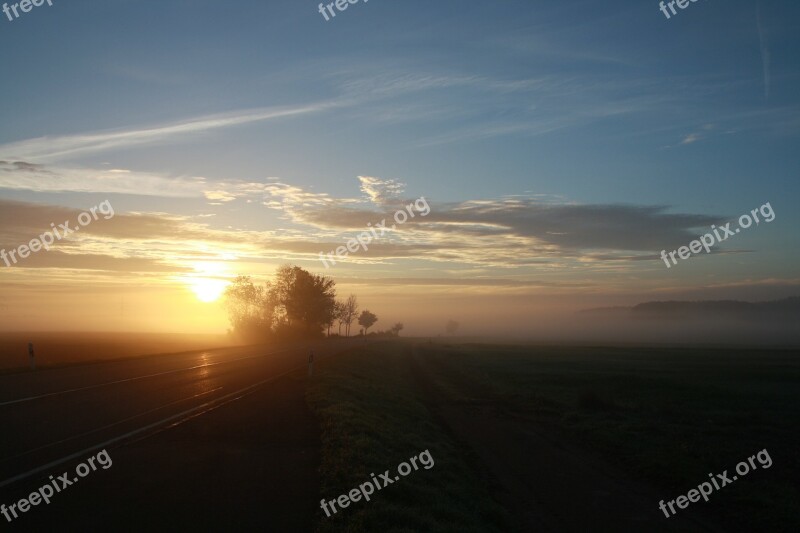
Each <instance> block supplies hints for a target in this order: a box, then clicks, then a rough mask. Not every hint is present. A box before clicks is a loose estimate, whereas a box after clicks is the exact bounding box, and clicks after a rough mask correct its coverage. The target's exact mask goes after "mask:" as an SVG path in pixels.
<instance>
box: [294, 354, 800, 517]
mask: <svg viewBox="0 0 800 533" xmlns="http://www.w3.org/2000/svg"><path fill="white" fill-rule="evenodd" d="M402 349H403V345H402V344H400V343H381V344H377V345H373V346H370V347H369V348H368V349H366V350H364V351H359V352H356V353H352V354H350V355H348V356H346V357H344V358H341V359H338V360H333V361H331V362H330V364H329V365H325V366H323V368H322V369H321V372H320V375H319V376H318V378H317V379H316V380H315V381H314V383H313V385H312V387H311V388H310V390H309V393H308V399H309V401H310V404H311V405H312V407H313V408H314V409H315V410H316V411H317V412H318V413H319V414H320V416H321V417H322V420H323V428H324V432H323V446H324V453H323V467H322V473H323V494H324V495H326V496H327V497H328V499H331V498H333V497H335V496H337V495H339V494H342V493H345V492H346V491H348V490H349V489H350V488H352V487H355V486H356V485H357V484H358V483H361V482H363V481H364V480H366V479H368V477H367V474H369V473H370V472H372V471H378V470H379V471H381V472H382V471H383V470H385V469H386V468H394V466H395V465H396V464H397V463H398V462H400V461H403V460H404V459H406V458H407V457H408V456H410V455H412V454H415V453H418V452H419V451H421V450H423V449H425V448H430V449H431V453H432V455H433V457H434V459H436V460H437V465H436V466H435V467H434V468H433V469H431V470H428V471H422V470H421V471H419V472H415V473H413V474H411V475H410V476H409V477H408V478H405V479H404V480H403V481H402V485H400V486H398V485H395V486H394V487H396V489H395V488H394V487H393V489H392V490H397V491H398V493H399V491H402V494H403V498H402V499H401V501H403V502H404V504H403V505H396V504H394V503H393V504H389V503H387V502H384V501H382V500H381V499H380V498H377V499H376V500H374V501H372V502H369V503H359V504H356V506H355V507H353V506H351V508H349V509H347V511H348V512H347V513H346V515H345V517H344V518H343V517H340V516H337V517H335V518H331V519H325V520H323V523H322V525H321V531H332V530H333V529H332V528H333V524H335V523H337V522H336V521H345V522H346V526H347V529H346V530H347V531H375V530H383V529H392V528H391V527H390V526H392V525H394V526H397V527H400V525H404V526H406V527H407V528H408V530H409V531H411V530H415V531H419V530H430V531H446V530H449V531H452V530H462V531H492V530H506V529H505V528H506V527H508V524H504V520H505V518H504V516H507V513H506V515H504V513H503V511H501V510H499V509H498V502H497V498H496V496H495V497H494V498H493V495H492V494H490V491H489V489H483V488H482V487H483V486H485V484H483V485H482V484H481V483H480V482H479V477H480V472H479V471H478V470H476V468H475V465H474V464H473V462H472V461H470V460H469V458H468V455H467V454H466V453H465V452H464V450H463V449H461V448H460V447H459V446H458V445H456V444H454V443H452V441H450V440H449V437H448V435H447V434H446V432H442V430H441V428H440V427H439V426H438V425H437V424H436V421H435V419H434V417H432V415H431V413H430V412H429V411H428V410H426V408H425V407H424V406H423V405H422V403H420V398H419V391H418V390H417V389H416V388H415V387H414V386H413V383H412V381H413V380H412V377H411V374H410V373H409V370H408V368H407V365H405V364H404V362H403V359H402V358H401V357H400V352H401V351H402ZM417 354H418V356H417V357H418V359H419V360H420V361H423V362H424V365H425V366H426V367H428V368H429V369H433V372H434V375H435V376H436V378H435V379H436V380H437V381H438V385H439V386H440V387H441V389H442V390H445V391H446V392H447V394H448V395H449V397H450V398H451V399H452V401H454V402H456V403H459V402H460V403H462V404H463V405H465V406H475V405H487V406H491V409H493V410H494V412H497V413H499V414H500V416H504V417H513V418H514V419H515V420H518V421H520V424H524V425H526V426H527V427H529V428H540V429H541V430H542V431H550V432H556V433H558V434H560V435H563V436H565V437H566V438H568V439H570V440H571V441H572V442H574V443H575V444H577V445H579V446H581V447H583V448H585V449H587V450H591V451H592V452H593V453H596V454H599V455H600V456H602V457H603V458H604V459H606V460H607V461H609V462H610V463H611V464H613V465H615V466H616V467H619V468H620V469H621V470H623V471H624V472H626V473H628V474H630V476H631V477H632V478H634V479H637V480H641V481H642V482H644V483H647V484H648V485H651V486H653V487H654V488H655V489H657V490H658V493H659V494H663V496H662V497H663V498H664V499H665V500H671V499H674V498H676V497H677V496H679V495H681V494H686V493H687V492H688V491H689V490H690V489H691V488H694V487H696V486H697V485H698V484H700V483H702V482H703V481H706V480H707V479H708V474H709V473H712V472H713V473H721V472H723V471H724V470H728V472H732V471H733V469H734V468H735V466H736V464H737V463H738V462H740V461H742V460H746V459H747V458H748V457H750V456H752V455H755V454H756V453H757V452H759V451H760V450H763V449H766V450H768V452H769V455H770V457H771V458H772V461H773V465H772V467H771V468H769V469H758V470H756V471H754V472H751V473H750V474H748V475H747V476H743V477H742V478H740V479H739V480H738V481H736V482H734V483H733V484H731V485H728V486H726V487H724V488H723V489H722V490H720V491H718V492H714V493H713V495H712V496H711V498H710V501H709V502H708V503H702V504H701V503H698V504H694V505H698V506H700V505H702V506H703V509H704V510H705V511H707V513H708V515H709V516H711V517H713V519H714V522H715V523H718V524H722V525H723V527H725V528H726V529H729V530H769V531H792V530H796V529H797V528H798V527H800V504H798V502H800V491H798V489H797V479H798V474H799V473H800V468H798V466H799V465H798V458H797V453H796V451H797V448H798V444H800V429H798V427H797V421H798V420H800V416H799V415H800V357H798V355H800V354H798V353H795V352H789V351H758V350H748V351H736V350H710V349H703V350H691V349H672V350H671V349H655V348H647V349H633V348H624V349H612V348H541V347H522V346H519V347H514V346H494V345H438V344H427V343H422V344H420V345H419V346H418V349H417ZM431 443H435V444H431ZM531 460H532V461H533V460H535V459H534V458H531ZM440 461H441V463H442V464H448V468H450V466H451V465H452V467H453V468H455V469H456V470H454V472H458V474H457V475H456V476H454V477H453V478H451V479H446V478H444V477H443V476H440V475H438V472H440V471H443V470H445V469H444V468H441V467H440V466H439V465H440ZM456 478H458V479H456ZM465 479H471V480H473V481H475V482H474V483H473V482H464V480H465ZM387 500H388V499H387ZM391 501H393V502H396V501H397V500H396V499H395V498H392V499H391ZM657 504H658V501H653V502H652V505H653V510H654V512H659V511H658V508H657ZM423 517H424V518H423ZM665 520H666V519H665ZM338 525H341V524H338ZM453 525H458V527H457V528H453ZM393 530H396V531H399V530H402V528H400V529H393Z"/></svg>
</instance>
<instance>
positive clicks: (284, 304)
mask: <svg viewBox="0 0 800 533" xmlns="http://www.w3.org/2000/svg"><path fill="white" fill-rule="evenodd" d="M335 285H336V284H335V282H334V281H333V280H332V279H330V278H327V277H325V276H317V275H314V274H311V273H310V272H307V271H306V270H303V269H302V268H300V267H292V266H288V265H287V266H282V267H280V268H278V271H277V272H276V274H275V280H274V281H273V282H272V283H267V284H266V285H264V286H262V287H258V286H256V285H255V284H254V283H253V281H252V279H251V278H250V277H249V276H239V277H238V278H236V279H235V280H234V281H233V283H231V285H230V286H228V288H227V289H226V291H225V305H226V307H227V309H228V315H229V317H230V321H231V325H232V326H233V330H234V331H235V332H237V333H239V334H243V335H245V336H246V337H248V338H249V337H253V336H259V337H264V336H268V335H269V334H271V333H280V334H282V335H283V334H285V335H290V336H319V335H320V334H321V333H322V332H323V331H324V329H325V327H326V326H328V325H330V324H332V323H333V320H334V311H335V301H336V300H335V298H336V290H335Z"/></svg>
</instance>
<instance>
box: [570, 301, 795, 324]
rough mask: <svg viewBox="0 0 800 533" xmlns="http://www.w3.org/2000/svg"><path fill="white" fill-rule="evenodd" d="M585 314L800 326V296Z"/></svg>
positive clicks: (644, 305)
mask: <svg viewBox="0 0 800 533" xmlns="http://www.w3.org/2000/svg"><path fill="white" fill-rule="evenodd" d="M581 313H587V314H592V315H602V316H607V317H620V316H628V317H629V318H633V319H637V318H641V319H663V320H681V319H706V320H726V319H727V320H731V319H734V320H758V321H760V320H798V323H800V297H798V296H792V297H790V298H783V299H781V300H773V301H768V302H743V301H739V300H701V301H666V302H645V303H641V304H638V305H635V306H633V307H603V308H596V309H587V310H585V311H581Z"/></svg>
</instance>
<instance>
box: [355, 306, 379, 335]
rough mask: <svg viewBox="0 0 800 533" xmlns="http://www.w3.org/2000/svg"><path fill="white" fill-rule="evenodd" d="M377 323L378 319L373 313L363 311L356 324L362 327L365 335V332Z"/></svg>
mask: <svg viewBox="0 0 800 533" xmlns="http://www.w3.org/2000/svg"><path fill="white" fill-rule="evenodd" d="M377 321H378V317H377V316H375V314H374V313H370V312H369V311H368V310H366V309H364V311H363V312H362V313H361V316H359V317H358V324H359V325H361V326H364V335H366V334H367V330H368V329H369V328H370V326H372V325H373V324H375V322H377Z"/></svg>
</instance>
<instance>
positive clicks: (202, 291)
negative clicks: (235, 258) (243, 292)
mask: <svg viewBox="0 0 800 533" xmlns="http://www.w3.org/2000/svg"><path fill="white" fill-rule="evenodd" d="M192 267H193V268H194V270H195V272H194V273H193V274H189V275H186V276H183V277H182V280H183V282H184V283H185V284H186V285H188V287H189V288H190V289H191V290H192V292H194V294H195V296H197V299H198V300H200V301H201V302H204V303H211V302H215V301H217V300H219V297H220V296H222V293H223V292H225V288H226V287H227V286H228V284H229V282H228V280H227V277H228V276H227V273H228V272H227V268H226V266H225V265H224V264H223V263H215V262H210V261H202V262H197V263H193V264H192Z"/></svg>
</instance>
